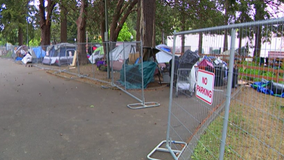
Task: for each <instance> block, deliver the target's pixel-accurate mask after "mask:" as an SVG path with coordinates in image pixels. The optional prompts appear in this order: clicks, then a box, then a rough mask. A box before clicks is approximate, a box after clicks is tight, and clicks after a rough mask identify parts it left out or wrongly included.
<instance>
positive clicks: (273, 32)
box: [147, 18, 284, 160]
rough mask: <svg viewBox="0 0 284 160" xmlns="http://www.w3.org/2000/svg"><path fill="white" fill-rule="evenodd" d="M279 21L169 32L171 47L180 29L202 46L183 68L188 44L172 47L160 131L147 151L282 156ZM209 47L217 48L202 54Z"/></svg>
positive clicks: (160, 155)
mask: <svg viewBox="0 0 284 160" xmlns="http://www.w3.org/2000/svg"><path fill="white" fill-rule="evenodd" d="M283 23H284V19H283V18H281V19H273V20H264V21H257V22H250V23H241V24H234V25H228V26H218V27H213V28H205V29H198V30H190V31H183V32H178V33H174V35H173V38H172V39H173V42H172V44H173V53H175V50H176V48H177V47H179V46H180V44H179V42H181V40H180V39H181V37H182V36H184V37H185V45H186V46H191V50H192V51H195V50H197V51H198V50H199V51H202V50H203V51H204V54H199V56H200V59H199V61H198V62H197V63H196V64H195V65H192V66H187V68H183V67H181V66H182V64H181V63H183V61H182V60H181V59H182V58H183V57H184V56H186V54H188V53H190V54H189V55H190V56H189V57H191V58H192V55H194V52H187V51H186V52H185V53H184V54H183V55H181V56H180V57H179V58H177V57H175V55H173V57H172V65H171V68H172V69H171V85H170V96H169V114H168V127H167V128H168V129H167V134H166V136H165V140H163V141H161V143H159V144H158V145H157V146H156V147H155V148H154V149H153V150H152V151H151V152H150V153H149V154H148V155H147V158H148V159H151V160H157V159H175V160H177V159H185V160H188V159H202V160H203V159H210V160H211V159H220V160H222V159H284V150H283V149H284V142H283V137H284V119H283V118H284V108H283V106H284V99H283V98H284V85H283V84H284V67H283V66H284V65H283V58H284V45H283V44H284V43H283V42H284V39H283V32H284V28H283ZM227 34H228V36H226V35H227ZM260 35H261V37H259V36H260ZM200 38H202V39H200ZM200 42H202V43H200ZM224 46H225V47H224ZM226 46H228V49H226V48H227V47H226ZM238 48H240V49H238ZM214 49H218V50H220V49H221V53H220V54H209V53H212V50H214ZM255 51H256V52H255ZM254 52H255V53H254ZM257 52H258V53H257ZM199 53H201V52H199ZM257 54H260V56H259V55H257ZM190 60H191V59H190V58H189V60H188V61H190ZM182 72H185V73H187V74H183V73H182ZM188 72H190V73H188ZM182 84H184V85H182ZM193 90H194V91H193Z"/></svg>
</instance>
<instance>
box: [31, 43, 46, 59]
mask: <svg viewBox="0 0 284 160" xmlns="http://www.w3.org/2000/svg"><path fill="white" fill-rule="evenodd" d="M32 49H33V51H34V53H35V55H36V58H43V57H44V56H45V51H44V50H43V49H42V48H41V46H39V47H35V48H32Z"/></svg>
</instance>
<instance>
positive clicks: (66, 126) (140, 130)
mask: <svg viewBox="0 0 284 160" xmlns="http://www.w3.org/2000/svg"><path fill="white" fill-rule="evenodd" d="M0 65H1V67H0V98H1V101H0V130H1V132H0V133H1V134H0V141H1V145H0V159H1V160H2V159H3V160H6V159H15V160H16V159H20V160H38V159H49V160H52V159H53V160H58V159H68V160H69V159H70V160H89V159H101V160H103V159H104V160H120V159H140V160H143V159H146V156H147V154H148V153H149V152H150V151H151V150H152V149H153V148H154V147H155V146H156V145H157V144H158V143H159V142H160V141H161V140H163V139H164V138H165V137H166V132H165V131H166V127H167V106H168V95H169V92H168V88H166V87H164V88H161V89H159V90H160V91H161V92H159V94H157V93H156V92H155V91H149V92H147V94H146V95H145V96H146V99H149V100H150V99H151V100H155V101H157V102H159V103H160V104H161V105H160V106H159V107H155V108H149V109H142V110H131V109H129V108H127V107H126V106H127V104H130V103H137V100H135V99H133V98H131V97H130V96H128V95H127V94H125V93H123V92H121V91H120V90H112V89H105V88H103V87H102V86H101V85H90V84H87V83H81V82H79V81H76V79H65V78H60V77H59V76H51V75H50V74H47V73H46V70H43V69H41V68H37V67H25V66H24V65H19V64H17V63H14V62H13V61H12V60H8V59H1V58H0Z"/></svg>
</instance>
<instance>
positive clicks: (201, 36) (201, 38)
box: [198, 32, 203, 54]
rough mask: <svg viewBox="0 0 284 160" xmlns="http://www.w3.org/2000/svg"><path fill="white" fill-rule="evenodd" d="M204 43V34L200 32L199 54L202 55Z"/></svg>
mask: <svg viewBox="0 0 284 160" xmlns="http://www.w3.org/2000/svg"><path fill="white" fill-rule="evenodd" d="M202 41H203V35H202V32H199V42H198V54H202Z"/></svg>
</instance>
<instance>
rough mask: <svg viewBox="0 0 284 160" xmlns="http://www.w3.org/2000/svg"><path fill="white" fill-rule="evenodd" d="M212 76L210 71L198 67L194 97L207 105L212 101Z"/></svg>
mask: <svg viewBox="0 0 284 160" xmlns="http://www.w3.org/2000/svg"><path fill="white" fill-rule="evenodd" d="M214 78H215V75H214V73H212V72H208V71H205V70H203V69H199V70H198V72H197V83H196V97H197V98H199V99H201V100H202V101H204V102H206V103H207V104H209V105H212V103H213V93H214Z"/></svg>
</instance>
